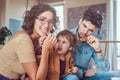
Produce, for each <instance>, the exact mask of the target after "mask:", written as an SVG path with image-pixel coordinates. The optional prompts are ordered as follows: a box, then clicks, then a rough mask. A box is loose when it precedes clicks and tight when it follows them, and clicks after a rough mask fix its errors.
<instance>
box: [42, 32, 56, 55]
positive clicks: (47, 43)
mask: <svg viewBox="0 0 120 80" xmlns="http://www.w3.org/2000/svg"><path fill="white" fill-rule="evenodd" d="M56 42H57V39H56V37H55V36H54V35H53V34H51V33H50V34H48V37H47V38H46V39H45V40H44V42H43V44H42V51H43V53H45V52H46V51H49V49H51V48H53V47H54V45H55V43H56Z"/></svg>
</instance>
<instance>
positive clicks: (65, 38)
mask: <svg viewBox="0 0 120 80" xmlns="http://www.w3.org/2000/svg"><path fill="white" fill-rule="evenodd" d="M57 38H58V39H61V40H65V41H68V40H69V39H68V37H67V36H65V35H59V36H58V37H57Z"/></svg>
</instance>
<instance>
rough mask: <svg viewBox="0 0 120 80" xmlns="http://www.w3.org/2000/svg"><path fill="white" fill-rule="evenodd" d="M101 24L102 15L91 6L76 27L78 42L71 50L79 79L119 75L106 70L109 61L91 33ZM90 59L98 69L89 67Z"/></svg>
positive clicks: (102, 79) (105, 78)
mask: <svg viewBox="0 0 120 80" xmlns="http://www.w3.org/2000/svg"><path fill="white" fill-rule="evenodd" d="M101 25H102V16H101V14H100V13H99V11H97V10H95V9H93V8H88V10H86V11H85V13H84V15H83V17H82V19H80V20H79V27H78V28H77V29H76V35H77V38H78V40H79V42H78V45H77V48H76V51H72V56H73V59H74V61H75V66H77V67H78V68H79V71H78V74H77V75H78V77H79V78H80V79H84V80H108V79H111V77H120V73H118V72H108V71H109V68H110V65H109V62H108V60H107V59H106V58H105V57H104V56H102V54H101V52H102V51H101V49H100V47H99V40H98V39H97V38H96V37H94V36H93V35H92V34H93V33H94V32H95V31H96V29H97V28H98V29H99V28H101ZM91 59H93V61H94V63H95V65H96V68H97V69H98V70H96V69H95V68H89V64H90V61H91ZM68 76H69V75H68ZM68 76H67V77H68Z"/></svg>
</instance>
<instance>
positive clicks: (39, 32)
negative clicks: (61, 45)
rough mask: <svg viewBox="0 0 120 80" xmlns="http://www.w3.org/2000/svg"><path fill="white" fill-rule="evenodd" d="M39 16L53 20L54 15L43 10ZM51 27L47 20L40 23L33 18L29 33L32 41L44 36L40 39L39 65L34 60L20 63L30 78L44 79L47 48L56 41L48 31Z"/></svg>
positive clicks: (46, 65)
mask: <svg viewBox="0 0 120 80" xmlns="http://www.w3.org/2000/svg"><path fill="white" fill-rule="evenodd" d="M39 16H42V17H45V18H46V20H53V17H54V15H53V13H52V12H50V11H45V12H43V13H42V14H40V15H39ZM52 28H53V26H49V24H48V22H45V23H44V24H42V23H40V20H39V19H37V18H36V19H35V24H34V30H33V33H32V35H31V39H32V41H33V43H34V42H35V41H36V40H38V39H39V38H42V37H45V38H44V40H43V41H42V58H41V61H40V66H38V65H37V63H36V62H29V63H23V64H22V65H23V67H24V69H25V71H26V73H27V74H28V76H29V78H30V80H46V75H47V69H48V57H49V49H50V48H51V47H53V46H54V45H55V43H56V38H55V36H54V35H53V34H51V33H50V31H51V30H52Z"/></svg>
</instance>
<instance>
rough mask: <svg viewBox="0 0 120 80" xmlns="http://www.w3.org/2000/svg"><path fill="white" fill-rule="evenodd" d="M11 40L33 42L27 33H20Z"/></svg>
mask: <svg viewBox="0 0 120 80" xmlns="http://www.w3.org/2000/svg"><path fill="white" fill-rule="evenodd" d="M10 40H16V41H21V40H31V39H30V36H29V35H28V34H27V33H26V32H24V31H19V32H17V33H16V34H15V35H13V36H12V38H11V39H10Z"/></svg>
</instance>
